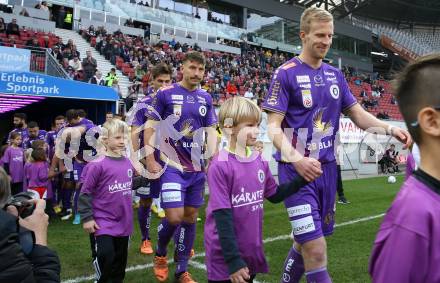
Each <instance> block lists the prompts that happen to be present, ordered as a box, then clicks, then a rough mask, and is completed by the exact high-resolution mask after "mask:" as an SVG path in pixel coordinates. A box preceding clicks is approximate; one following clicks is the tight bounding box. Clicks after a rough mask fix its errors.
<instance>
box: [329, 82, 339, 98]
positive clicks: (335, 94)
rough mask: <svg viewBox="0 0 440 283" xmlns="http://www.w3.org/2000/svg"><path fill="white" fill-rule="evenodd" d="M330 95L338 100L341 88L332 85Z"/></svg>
mask: <svg viewBox="0 0 440 283" xmlns="http://www.w3.org/2000/svg"><path fill="white" fill-rule="evenodd" d="M330 94H331V95H332V97H333V98H334V99H338V98H339V87H338V85H331V86H330Z"/></svg>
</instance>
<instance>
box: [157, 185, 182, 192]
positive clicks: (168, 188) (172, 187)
mask: <svg viewBox="0 0 440 283" xmlns="http://www.w3.org/2000/svg"><path fill="white" fill-rule="evenodd" d="M180 189H181V185H180V184H179V183H163V184H162V191H180Z"/></svg>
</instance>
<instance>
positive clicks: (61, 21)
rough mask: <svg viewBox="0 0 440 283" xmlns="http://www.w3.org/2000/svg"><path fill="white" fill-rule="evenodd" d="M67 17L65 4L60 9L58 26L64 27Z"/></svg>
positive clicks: (57, 20)
mask: <svg viewBox="0 0 440 283" xmlns="http://www.w3.org/2000/svg"><path fill="white" fill-rule="evenodd" d="M65 18H66V10H65V9H64V6H61V7H60V9H59V10H58V15H57V19H56V22H57V28H64V19H65Z"/></svg>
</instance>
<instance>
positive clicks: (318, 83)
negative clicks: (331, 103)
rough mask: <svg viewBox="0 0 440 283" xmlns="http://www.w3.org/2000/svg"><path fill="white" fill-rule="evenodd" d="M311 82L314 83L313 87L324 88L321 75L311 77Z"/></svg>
mask: <svg viewBox="0 0 440 283" xmlns="http://www.w3.org/2000/svg"><path fill="white" fill-rule="evenodd" d="M313 81H314V82H315V86H324V85H325V83H324V79H323V78H322V77H321V75H315V76H314V77H313Z"/></svg>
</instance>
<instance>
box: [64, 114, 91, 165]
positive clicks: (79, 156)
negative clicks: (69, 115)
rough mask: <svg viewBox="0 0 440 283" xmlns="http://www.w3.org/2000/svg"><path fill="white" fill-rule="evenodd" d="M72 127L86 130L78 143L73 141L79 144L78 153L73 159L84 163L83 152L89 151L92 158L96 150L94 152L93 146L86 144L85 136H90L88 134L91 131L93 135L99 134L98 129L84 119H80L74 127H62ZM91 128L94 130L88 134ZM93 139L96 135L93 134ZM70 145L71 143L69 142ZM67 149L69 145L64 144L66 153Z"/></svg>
mask: <svg viewBox="0 0 440 283" xmlns="http://www.w3.org/2000/svg"><path fill="white" fill-rule="evenodd" d="M72 127H83V128H85V130H86V131H85V132H84V133H83V134H82V135H81V138H80V140H79V141H74V142H75V143H78V142H79V146H78V153H77V155H76V156H75V158H76V159H78V160H80V161H86V160H85V159H84V151H86V150H87V151H91V153H92V156H94V155H95V154H96V150H95V147H94V145H93V144H89V143H88V141H87V138H86V135H87V134H89V135H90V134H91V133H92V131H93V133H95V132H96V133H98V132H99V129H98V127H96V126H95V124H93V122H92V121H90V120H89V119H86V118H82V119H81V121H80V122H79V123H78V124H76V125H67V126H66V127H64V128H72ZM64 128H63V129H64ZM92 128H95V129H94V130H92V131H90V132H88V131H89V130H90V129H92ZM63 129H61V130H60V134H61V132H62V131H63ZM95 137H97V135H96V134H95ZM71 143H72V141H71ZM69 147H70V144H69V143H65V149H66V152H68V149H69ZM88 158H90V156H89V157H88ZM86 159H87V158H86Z"/></svg>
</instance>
